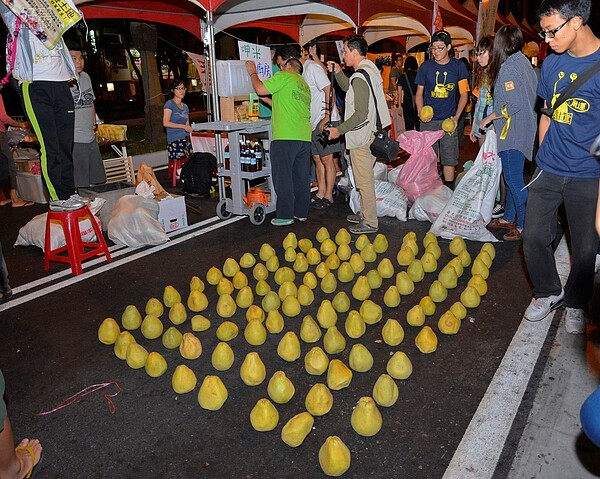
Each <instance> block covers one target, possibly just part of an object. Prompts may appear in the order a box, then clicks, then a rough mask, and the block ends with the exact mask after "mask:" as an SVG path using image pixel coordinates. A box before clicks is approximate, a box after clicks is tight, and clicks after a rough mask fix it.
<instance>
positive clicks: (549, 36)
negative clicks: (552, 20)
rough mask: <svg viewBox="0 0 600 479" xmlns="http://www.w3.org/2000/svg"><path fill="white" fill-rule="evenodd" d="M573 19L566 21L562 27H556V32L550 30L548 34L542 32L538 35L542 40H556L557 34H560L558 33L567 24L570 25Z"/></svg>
mask: <svg viewBox="0 0 600 479" xmlns="http://www.w3.org/2000/svg"><path fill="white" fill-rule="evenodd" d="M572 19H573V17H571V18H569V19H568V20H566V21H565V22H564V23H563V24H562V25H560V26H558V27H556V28H555V29H554V30H548V31H547V32H546V31H544V30H540V31H539V32H538V35H539V36H540V38H541V39H542V40H545V39H546V38H550V39H552V38H554V37H555V36H556V34H557V33H558V31H559V30H560V29H561V28H562V27H564V26H565V25H566V24H567V23H569V22H570V21H571V20H572Z"/></svg>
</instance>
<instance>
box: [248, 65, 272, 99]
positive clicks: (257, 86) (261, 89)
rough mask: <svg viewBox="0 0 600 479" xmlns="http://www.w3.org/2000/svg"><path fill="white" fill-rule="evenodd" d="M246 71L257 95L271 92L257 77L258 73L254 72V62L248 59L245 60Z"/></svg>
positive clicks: (265, 94)
mask: <svg viewBox="0 0 600 479" xmlns="http://www.w3.org/2000/svg"><path fill="white" fill-rule="evenodd" d="M246 71H247V72H248V75H250V81H251V82H252V87H253V88H254V91H255V92H256V93H258V96H268V95H270V94H271V92H270V91H269V90H267V87H266V86H265V84H264V83H263V82H262V81H261V79H260V78H258V73H256V63H254V62H252V61H250V60H248V61H246Z"/></svg>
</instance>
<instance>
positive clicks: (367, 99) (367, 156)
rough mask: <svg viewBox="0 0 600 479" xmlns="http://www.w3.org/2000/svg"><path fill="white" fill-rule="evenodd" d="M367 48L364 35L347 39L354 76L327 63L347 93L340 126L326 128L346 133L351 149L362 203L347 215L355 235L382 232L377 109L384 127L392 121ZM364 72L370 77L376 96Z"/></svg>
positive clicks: (335, 134)
mask: <svg viewBox="0 0 600 479" xmlns="http://www.w3.org/2000/svg"><path fill="white" fill-rule="evenodd" d="M367 50H368V45H367V42H366V40H365V39H364V38H363V37H362V36H359V35H354V36H351V37H348V38H347V39H345V40H344V54H343V59H344V63H345V64H346V66H348V67H352V68H353V69H354V73H353V74H352V75H351V76H350V78H348V77H347V76H346V75H345V74H344V72H343V71H342V68H341V67H340V65H338V64H337V63H335V62H327V66H328V68H329V70H330V71H333V72H334V73H335V80H336V81H337V82H338V84H339V85H340V88H341V89H342V90H344V91H345V92H346V103H345V109H344V121H343V122H342V123H341V124H339V125H338V126H330V127H326V128H325V129H324V130H326V131H329V138H330V139H332V140H335V139H336V138H338V137H339V136H340V135H346V147H347V148H348V149H349V150H350V161H351V163H352V172H353V174H354V183H355V186H356V189H357V190H358V192H359V194H360V205H361V209H360V212H359V214H356V215H348V217H347V219H348V222H350V223H355V224H354V226H351V227H350V228H348V229H349V230H350V232H351V233H354V234H363V233H367V234H369V233H377V231H378V226H379V223H378V219H377V205H376V202H375V179H374V177H373V166H374V165H375V161H376V158H375V157H374V156H373V155H372V153H371V149H370V146H371V143H372V142H373V139H374V137H375V136H374V133H375V131H376V130H377V126H376V125H377V111H379V116H380V119H381V125H382V127H384V128H385V127H386V126H389V125H390V124H391V119H390V114H389V111H388V108H387V103H386V101H385V93H384V91H383V81H382V79H381V75H380V74H379V70H378V69H377V67H376V66H375V64H374V63H373V62H372V61H370V60H367V58H366V55H367ZM359 70H360V71H359ZM363 72H364V73H365V74H366V75H368V77H369V79H370V82H371V85H372V86H373V92H374V93H375V95H374V97H373V95H372V94H371V88H370V86H369V84H368V83H367V80H366V78H365V76H364V75H363Z"/></svg>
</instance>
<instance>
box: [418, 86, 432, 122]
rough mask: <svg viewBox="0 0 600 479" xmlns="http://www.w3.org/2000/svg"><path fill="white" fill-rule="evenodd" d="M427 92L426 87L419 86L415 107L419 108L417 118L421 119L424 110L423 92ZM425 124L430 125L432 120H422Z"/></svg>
mask: <svg viewBox="0 0 600 479" xmlns="http://www.w3.org/2000/svg"><path fill="white" fill-rule="evenodd" d="M424 91H425V87H424V86H423V85H417V91H416V92H415V106H416V107H417V116H418V117H421V110H422V109H423V92H424ZM421 121H422V122H423V123H428V121H431V119H429V120H428V121H423V120H421Z"/></svg>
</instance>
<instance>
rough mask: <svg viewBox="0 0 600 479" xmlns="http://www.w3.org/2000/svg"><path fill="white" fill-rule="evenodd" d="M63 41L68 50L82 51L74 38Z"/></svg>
mask: <svg viewBox="0 0 600 479" xmlns="http://www.w3.org/2000/svg"><path fill="white" fill-rule="evenodd" d="M65 43H66V45H67V49H68V50H69V51H70V52H71V51H75V52H83V48H82V47H81V44H80V43H79V42H76V41H75V40H65Z"/></svg>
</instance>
